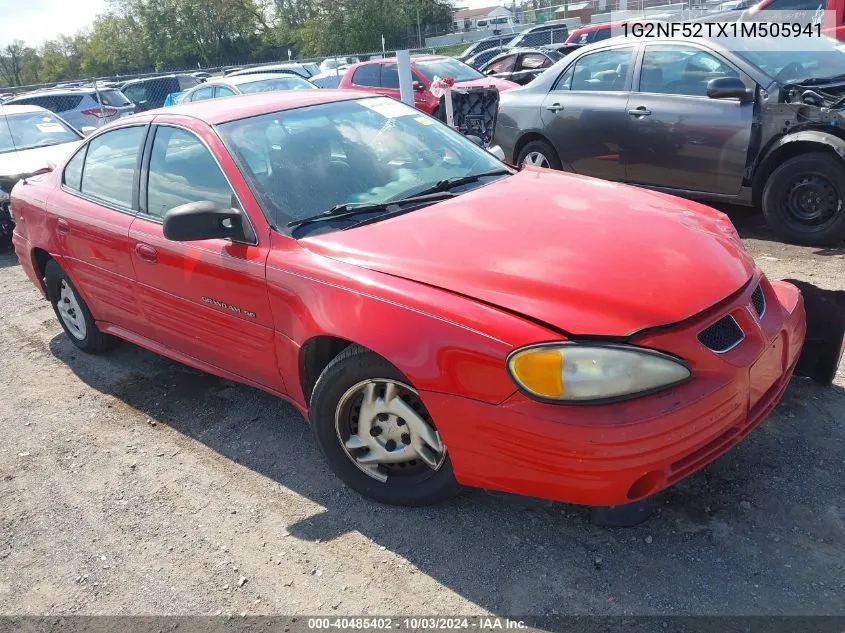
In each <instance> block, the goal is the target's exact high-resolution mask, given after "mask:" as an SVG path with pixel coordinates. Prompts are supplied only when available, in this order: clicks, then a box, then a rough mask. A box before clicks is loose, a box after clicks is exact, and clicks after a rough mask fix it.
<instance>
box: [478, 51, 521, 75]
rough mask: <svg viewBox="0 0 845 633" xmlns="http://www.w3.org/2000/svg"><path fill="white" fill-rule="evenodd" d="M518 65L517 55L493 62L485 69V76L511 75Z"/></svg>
mask: <svg viewBox="0 0 845 633" xmlns="http://www.w3.org/2000/svg"><path fill="white" fill-rule="evenodd" d="M515 63H516V55H508V56H506V57H502V58H501V59H497V60H496V61H494V62H492V63H491V64H490V65H489V66H488V67H487V68H485V69H484V74H485V75H494V74H496V73H509V72H511V71H512V70H513V67H514V65H515Z"/></svg>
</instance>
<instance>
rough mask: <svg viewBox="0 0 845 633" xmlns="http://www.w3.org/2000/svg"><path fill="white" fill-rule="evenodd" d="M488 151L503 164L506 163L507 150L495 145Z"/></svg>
mask: <svg viewBox="0 0 845 633" xmlns="http://www.w3.org/2000/svg"><path fill="white" fill-rule="evenodd" d="M487 151H488V152H489V153H490V154H492V155H493V156H495V157H496V158H498V159H499V160H500V161H502V162H503V163H504V162H505V150H503V149H502V148H501V147H499V146H498V145H493V146H492V147H489V148H487Z"/></svg>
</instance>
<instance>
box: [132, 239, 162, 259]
mask: <svg viewBox="0 0 845 633" xmlns="http://www.w3.org/2000/svg"><path fill="white" fill-rule="evenodd" d="M135 252H136V253H137V254H138V257H140V258H141V259H143V260H144V261H145V262H149V263H150V264H155V263H156V262H157V261H158V251H157V250H156V249H154V248H153V247H152V246H150V245H149V244H140V243H139V244H135Z"/></svg>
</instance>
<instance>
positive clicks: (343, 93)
mask: <svg viewBox="0 0 845 633" xmlns="http://www.w3.org/2000/svg"><path fill="white" fill-rule="evenodd" d="M276 77H278V75H276ZM203 85H206V84H203ZM370 96H373V97H377V96H378V95H376V94H373V95H369V94H367V93H364V92H359V91H357V90H327V89H320V90H283V91H278V92H261V93H256V94H246V95H240V96H238V97H231V98H228V99H207V100H205V101H195V102H191V103H181V104H179V105H175V106H170V107H167V108H159V109H157V110H151V111H150V112H142V113H141V114H138V115H135V116H132V117H126V118H124V119H121V120H120V121H121V123H124V124H125V123H129V122H131V121H133V120H134V119H135V118H141V119H144V120H145V121H147V120H149V115H150V114H154V115H170V114H175V115H182V116H188V117H192V118H195V119H199V120H200V121H205V122H206V123H209V124H211V125H217V124H220V123H227V122H228V121H236V120H238V119H245V118H248V117H253V116H259V115H261V114H269V113H271V112H280V111H283V110H294V109H296V108H307V107H309V106H314V105H320V104H322V103H333V102H336V101H354V100H358V99H363V98H366V97H370Z"/></svg>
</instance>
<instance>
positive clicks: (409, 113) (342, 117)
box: [218, 97, 504, 229]
mask: <svg viewBox="0 0 845 633" xmlns="http://www.w3.org/2000/svg"><path fill="white" fill-rule="evenodd" d="M218 130H219V132H220V135H221V137H222V138H223V141H224V142H225V143H226V145H227V147H228V148H229V150H230V151H231V152H232V154H233V155H234V156H235V159H236V160H237V161H238V163H239V165H240V167H241V171H242V173H244V175H245V176H246V178H247V180H249V181H250V182H251V184H252V187H253V190H254V191H255V192H256V194H257V195H258V198H259V199H260V200H261V203H262V207H263V208H264V210H265V213H266V215H267V218H268V220H269V221H270V223H271V224H272V225H273V226H275V227H278V228H280V229H281V227H284V226H285V225H286V224H287V223H288V222H291V221H294V220H301V219H303V218H306V217H310V216H313V215H316V214H318V213H322V212H324V211H327V210H328V209H331V208H332V207H334V206H336V205H342V204H381V203H385V202H390V201H393V200H397V199H399V198H404V197H407V196H412V195H414V194H416V193H419V192H421V191H424V190H426V189H428V188H430V187H432V186H434V185H435V184H437V183H438V182H440V181H442V180H445V179H449V178H458V177H461V176H468V175H472V174H479V173H483V172H487V171H491V170H493V169H497V168H499V169H501V168H503V167H504V166H503V165H502V163H500V162H499V161H498V160H496V158H494V157H493V156H492V155H490V154H489V153H487V152H486V151H484V150H483V149H482V148H480V147H478V146H477V145H475V144H474V143H472V142H471V141H469V140H467V139H466V138H464V137H463V136H461V135H460V134H458V133H457V132H455V131H454V130H451V129H449V128H448V127H446V126H445V125H443V124H442V123H440V122H439V121H437V120H435V119H433V118H431V117H429V116H427V115H424V114H422V113H421V112H420V111H419V110H416V109H414V108H411V107H409V106H406V105H404V104H403V103H400V102H398V101H394V100H393V99H389V98H386V97H375V98H368V99H357V100H354V101H340V102H335V103H325V104H321V105H315V106H311V107H306V108H298V109H295V110H287V111H283V112H276V113H271V114H264V115H261V116H255V117H250V118H247V119H241V120H238V121H231V122H229V123H224V124H222V125H220V126H218ZM486 182H489V181H487V180H485V181H481V182H479V183H473V184H471V185H467V187H475V186H478V185H479V184H486ZM455 193H459V192H458V191H456V192H455ZM325 224H331V223H324V225H325ZM314 228H317V227H314ZM322 228H323V229H330V228H332V227H328V226H322Z"/></svg>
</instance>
